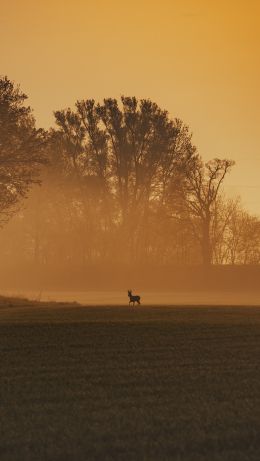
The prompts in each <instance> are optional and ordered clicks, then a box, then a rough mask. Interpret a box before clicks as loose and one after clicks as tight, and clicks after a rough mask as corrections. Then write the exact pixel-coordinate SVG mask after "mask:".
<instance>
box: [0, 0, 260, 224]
mask: <svg viewBox="0 0 260 461" xmlns="http://www.w3.org/2000/svg"><path fill="white" fill-rule="evenodd" d="M0 39H1V44H2V46H1V54H0V74H1V75H7V76H8V77H9V78H10V79H11V80H14V81H15V82H16V83H19V84H20V85H21V88H22V90H23V91H24V92H25V93H26V94H27V95H28V96H29V104H30V105H31V107H32V108H33V109H34V114H35V117H36V121H37V125H38V126H43V127H45V128H49V127H50V126H53V125H54V117H53V111H54V110H58V109H62V108H66V107H73V105H74V103H75V102H76V100H77V99H83V98H94V99H96V100H97V101H102V99H103V98H104V97H116V98H119V97H120V96H121V95H122V94H123V95H127V96H133V95H134V96H137V97H138V98H150V99H152V100H153V101H155V102H157V103H158V105H159V106H161V107H162V108H163V109H167V110H168V111H169V113H170V116H172V117H178V118H181V119H182V120H183V121H184V122H185V123H186V124H188V125H189V127H190V130H191V132H192V133H193V140H194V143H195V144H196V146H197V147H198V150H199V152H200V154H201V156H202V157H203V159H205V160H209V159H210V158H214V157H219V158H224V157H225V158H231V159H233V160H235V161H236V166H235V167H234V168H233V171H232V173H231V174H230V175H229V177H228V178H227V179H226V186H225V190H226V193H227V195H230V196H233V195H237V194H239V195H241V197H242V203H243V204H244V206H245V207H246V208H247V209H248V210H249V211H250V212H251V213H253V214H258V215H260V180H259V171H260V149H259V135H258V134H259V127H260V90H259V82H260V53H259V45H260V0H225V1H223V0H218V1H213V0H160V1H159V0H158V1H154V0H138V1H137V0H131V1H123V0H109V1H108V0H95V1H93V0H91V1H90V0H73V1H71V0H62V1H61V0H52V1H50V0H37V1H35V0H8V1H7V0H0Z"/></svg>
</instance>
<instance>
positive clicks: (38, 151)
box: [0, 78, 260, 270]
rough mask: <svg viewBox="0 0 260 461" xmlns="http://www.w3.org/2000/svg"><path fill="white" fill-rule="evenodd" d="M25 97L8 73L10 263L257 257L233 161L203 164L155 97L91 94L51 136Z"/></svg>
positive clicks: (0, 85) (1, 246) (5, 207)
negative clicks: (231, 187)
mask: <svg viewBox="0 0 260 461" xmlns="http://www.w3.org/2000/svg"><path fill="white" fill-rule="evenodd" d="M25 100H26V96H25V95H24V94H23V93H21V91H20V89H19V87H17V86H16V85H15V84H14V83H13V82H11V81H10V80H8V79H7V78H2V79H0V175H1V183H0V193H1V199H0V216H1V223H2V224H6V225H5V226H3V229H2V230H1V233H0V251H1V258H2V261H3V263H7V262H8V261H16V263H17V264H21V265H22V264H23V263H24V264H33V265H35V266H38V267H39V266H43V267H51V266H55V267H57V265H62V266H63V267H65V266H68V267H74V268H76V267H77V268H79V270H80V268H84V267H89V266H91V265H99V264H101V265H106V267H107V266H109V265H110V264H111V265H117V266H120V264H122V265H124V266H125V265H134V264H139V265H140V264H141V265H149V264H150V265H151V266H154V265H156V266H165V265H167V264H175V265H196V264H201V263H203V264H204V265H206V266H208V265H211V264H259V262H260V222H259V219H258V218H257V217H254V216H251V215H249V214H248V213H247V212H246V211H245V210H244V209H243V208H242V206H241V203H240V200H239V199H235V200H230V199H227V198H225V196H224V195H223V191H222V186H223V183H224V180H225V176H226V175H227V174H228V173H229V172H230V170H231V168H232V166H233V164H234V162H232V161H231V160H227V159H217V158H216V159H213V160H212V161H210V162H207V163H204V162H203V160H202V159H201V157H200V156H199V154H198V152H197V149H196V147H195V146H194V145H193V142H192V135H191V133H190V131H189V129H188V127H187V126H186V125H185V124H184V123H183V122H182V121H181V120H179V119H177V118H176V119H173V120H172V119H171V118H170V117H169V114H168V112H167V111H164V110H161V109H160V108H159V107H158V106H157V104H155V103H153V102H151V101H150V100H140V101H138V100H137V99H136V98H135V97H131V98H129V97H122V98H121V100H120V101H117V100H115V99H105V100H104V101H103V103H102V104H98V103H96V102H95V101H94V100H84V101H78V102H77V103H76V106H75V110H71V109H66V110H60V111H56V112H55V113H54V115H55V128H53V129H51V130H49V131H48V132H46V131H44V130H41V129H40V130H39V129H36V127H35V121H34V118H33V116H32V111H31V109H30V108H28V107H26V105H25ZM25 197H26V200H24V198H25ZM11 217H12V219H10V218H11ZM7 221H8V224H7Z"/></svg>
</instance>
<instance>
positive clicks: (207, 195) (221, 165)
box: [185, 158, 234, 266]
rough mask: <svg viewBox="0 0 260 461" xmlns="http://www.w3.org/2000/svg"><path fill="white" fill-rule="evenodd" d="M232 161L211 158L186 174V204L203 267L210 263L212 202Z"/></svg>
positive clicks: (199, 161)
mask: <svg viewBox="0 0 260 461" xmlns="http://www.w3.org/2000/svg"><path fill="white" fill-rule="evenodd" d="M233 165H234V162H233V161H231V160H227V159H224V160H221V159H218V158H215V159H213V160H211V161H209V162H207V163H205V164H204V163H203V162H202V160H200V159H198V160H197V161H196V162H195V163H194V166H193V168H190V169H189V170H188V171H187V183H186V190H185V197H186V204H187V207H188V212H189V216H190V218H191V220H192V221H191V223H192V227H193V230H194V234H195V236H196V237H197V238H198V239H199V242H200V245H201V251H202V261H203V264H204V265H206V266H208V265H210V264H211V263H212V256H213V235H214V234H213V230H212V227H213V219H214V216H215V214H214V213H215V208H216V202H217V199H218V196H219V192H220V190H221V186H222V184H223V181H224V178H225V176H226V174H227V173H228V172H229V171H230V169H231V167H232V166H233Z"/></svg>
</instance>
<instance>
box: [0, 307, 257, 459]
mask: <svg viewBox="0 0 260 461" xmlns="http://www.w3.org/2000/svg"><path fill="white" fill-rule="evenodd" d="M2 305H3V304H2ZM0 347H1V369H0V416H1V427H0V459H1V461H7V460H12V461H13V460H15V461H16V460H26V461H30V460H44V461H46V460H50V461H55V460H77V461H81V460H82V461H83V460H84V461H85V460H102V461H103V460H135V461H138V460H147V461H148V460H149V461H152V460H160V461H161V460H179V461H180V460H185V461H186V460H194V461H195V460H198V461H204V460H205V461H206V460H207V461H216V460H219V461H220V460H221V461H233V460H234V461H246V460H248V461H249V460H250V461H254V460H255V461H258V460H259V459H260V441H259V431H260V386H259V382H260V370H259V357H260V309H258V308H222V307H221V308H188V307H184V308H170V307H164V308H156V307H142V308H138V309H136V310H134V309H132V308H131V309H129V308H128V307H116V308H115V307H107V308H105V307H104V308H101V307H96V308H94V307H93V308H90V307H88V308H83V307H79V306H66V305H60V304H53V306H52V307H51V306H49V305H48V304H47V303H45V304H44V305H32V306H30V305H27V307H26V306H24V307H23V305H22V304H20V306H15V303H13V307H12V309H10V308H8V306H7V305H6V306H3V307H2V308H0Z"/></svg>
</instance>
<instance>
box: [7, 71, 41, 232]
mask: <svg viewBox="0 0 260 461" xmlns="http://www.w3.org/2000/svg"><path fill="white" fill-rule="evenodd" d="M26 98H27V97H26V95H25V94H24V93H22V92H21V91H20V88H19V86H15V84H14V83H13V82H11V81H10V80H8V78H7V77H1V78H0V223H3V222H6V221H7V220H8V218H9V217H10V216H11V214H12V213H13V212H14V209H15V207H16V206H17V204H18V202H19V200H20V199H21V198H22V197H25V196H26V193H27V192H28V190H29V187H30V185H31V184H32V183H34V182H37V180H38V172H39V166H40V165H41V164H42V163H44V161H45V160H44V150H43V146H44V143H45V133H44V132H43V130H37V129H36V128H35V122H34V118H33V116H32V112H31V109H30V107H26V106H24V102H25V100H26Z"/></svg>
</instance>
